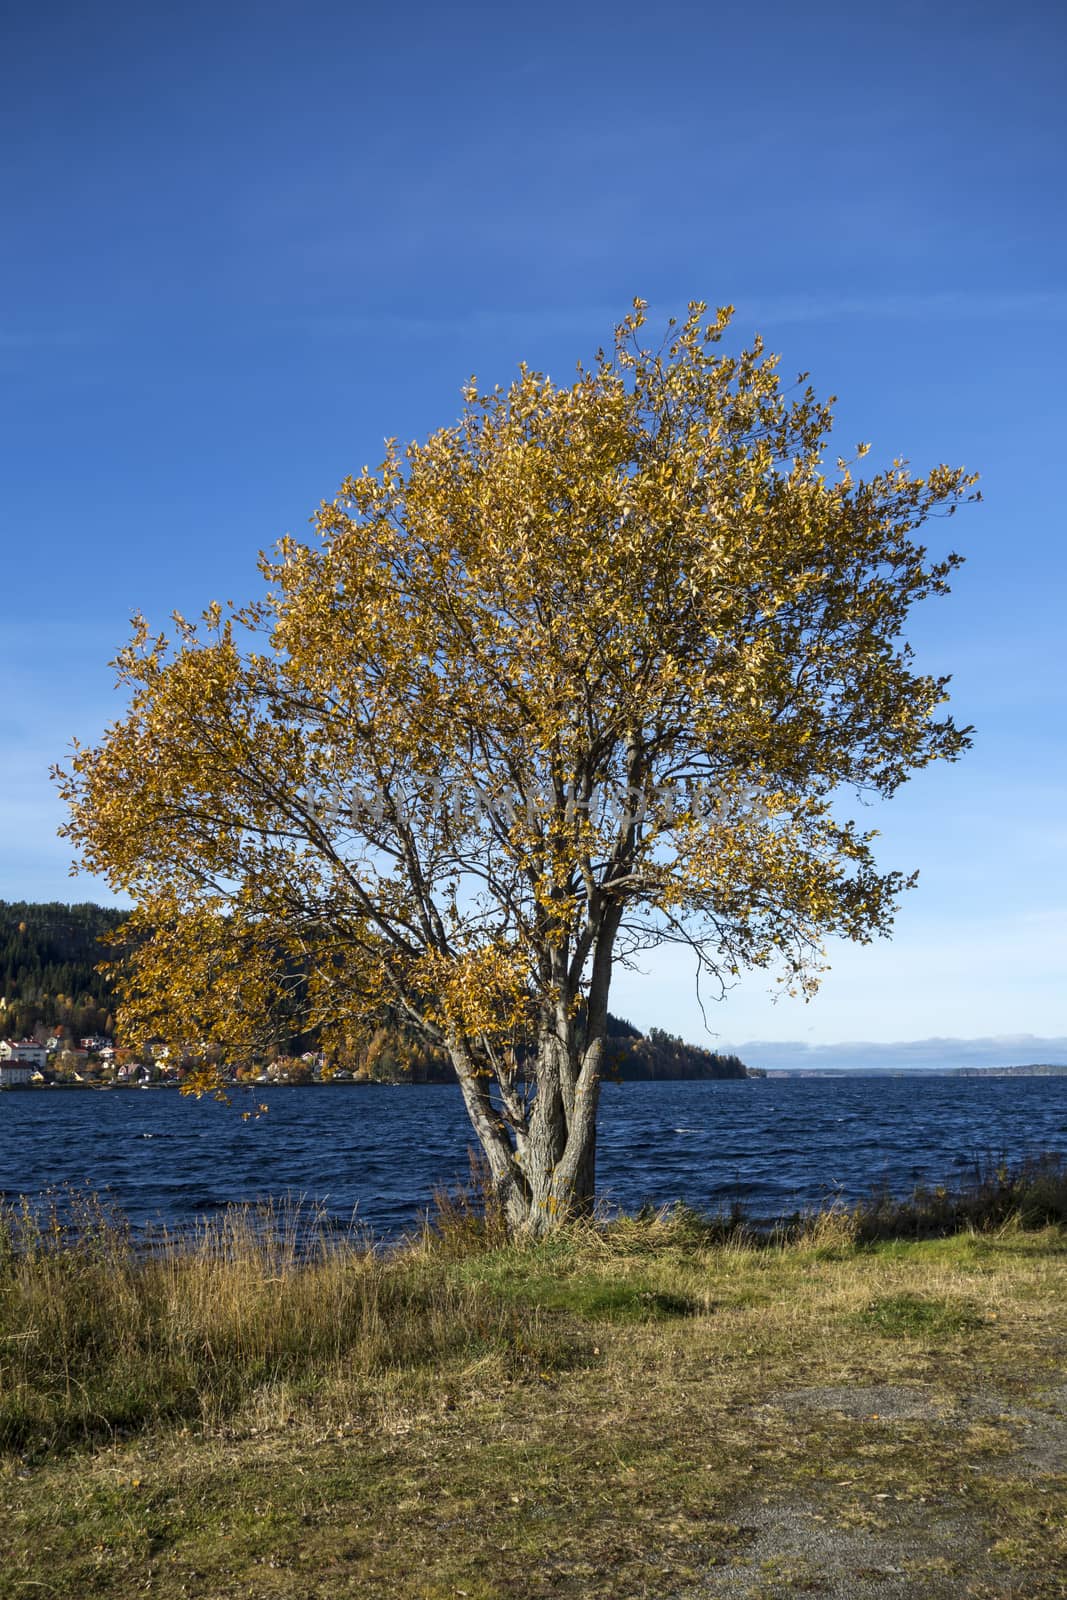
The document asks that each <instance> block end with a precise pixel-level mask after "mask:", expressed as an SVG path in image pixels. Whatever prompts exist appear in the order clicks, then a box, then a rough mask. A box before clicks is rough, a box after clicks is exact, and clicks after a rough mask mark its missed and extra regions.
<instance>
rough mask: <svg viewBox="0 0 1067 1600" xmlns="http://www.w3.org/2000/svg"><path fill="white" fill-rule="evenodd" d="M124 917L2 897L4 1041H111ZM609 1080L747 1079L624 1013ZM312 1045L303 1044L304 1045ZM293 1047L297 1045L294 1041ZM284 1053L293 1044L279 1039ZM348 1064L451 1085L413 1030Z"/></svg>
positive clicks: (612, 1043)
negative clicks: (116, 937)
mask: <svg viewBox="0 0 1067 1600" xmlns="http://www.w3.org/2000/svg"><path fill="white" fill-rule="evenodd" d="M125 916H126V912H124V911H121V910H117V909H115V908H113V907H108V906H98V905H92V904H90V903H86V904H84V905H73V906H68V905H63V904H61V903H59V902H58V901H55V902H51V903H49V904H31V903H28V902H26V901H4V900H0V999H2V1000H3V1006H2V1007H0V1037H2V1038H8V1039H22V1038H28V1037H29V1036H30V1035H31V1034H33V1032H34V1030H35V1029H37V1030H40V1029H51V1028H65V1029H68V1030H69V1032H70V1033H71V1034H73V1035H74V1037H75V1038H79V1037H81V1036H83V1035H86V1034H107V1035H108V1036H109V1037H113V1036H114V1032H115V1023H114V1015H113V1005H114V1002H113V999H112V996H111V993H110V991H109V989H108V985H107V983H106V981H105V979H104V978H103V976H102V975H101V974H100V973H99V972H97V971H96V970H95V969H96V966H97V964H98V963H99V962H100V961H102V960H103V959H104V957H105V955H106V950H105V949H104V947H102V946H101V945H100V943H99V940H100V937H101V935H103V934H105V933H110V932H111V931H112V930H113V929H115V928H117V927H118V926H119V925H120V923H121V922H122V921H123V919H124V917H125ZM608 1029H609V1038H608V1049H607V1070H606V1076H608V1077H617V1078H622V1079H627V1080H629V1079H654V1080H660V1079H662V1080H669V1079H677V1078H744V1077H746V1076H747V1075H748V1074H747V1072H746V1069H745V1066H744V1064H743V1063H742V1062H741V1061H740V1060H739V1059H738V1058H737V1056H730V1055H718V1054H716V1053H715V1052H714V1051H712V1050H705V1049H703V1048H702V1047H701V1046H699V1045H692V1044H686V1043H685V1042H684V1041H683V1040H682V1039H679V1038H676V1037H675V1036H674V1035H673V1034H669V1033H664V1032H663V1031H662V1029H659V1028H652V1029H651V1030H650V1031H649V1033H648V1034H647V1035H644V1034H642V1033H641V1032H640V1030H639V1029H637V1028H635V1027H634V1026H633V1024H632V1023H630V1022H625V1021H623V1020H622V1018H620V1017H609V1019H608ZM309 1043H311V1044H313V1043H314V1041H313V1040H307V1039H305V1040H304V1041H303V1042H302V1043H301V1044H300V1046H299V1048H301V1049H303V1048H306V1046H307V1045H308V1044H309ZM289 1047H290V1048H291V1047H292V1045H291V1044H290V1046H289ZM280 1048H286V1046H285V1045H284V1043H282V1042H281V1041H280ZM350 1065H351V1066H352V1067H354V1068H355V1069H356V1070H357V1074H358V1076H360V1077H367V1078H370V1079H375V1078H377V1079H385V1080H390V1081H403V1080H405V1079H408V1080H412V1079H413V1080H415V1081H416V1082H418V1081H422V1082H435V1081H446V1080H447V1079H449V1078H451V1076H452V1069H451V1067H450V1066H449V1064H448V1062H447V1061H446V1060H445V1058H444V1056H443V1055H442V1054H441V1053H440V1052H438V1051H434V1050H432V1049H428V1048H427V1046H426V1045H425V1044H423V1043H421V1042H419V1041H416V1040H415V1039H414V1038H412V1037H411V1036H410V1035H409V1034H406V1033H404V1032H403V1031H401V1030H398V1029H396V1028H390V1027H383V1028H382V1029H380V1030H379V1031H378V1032H377V1033H376V1034H375V1035H374V1036H373V1038H372V1039H371V1040H369V1041H368V1043H367V1045H366V1046H364V1048H363V1049H362V1050H360V1052H359V1059H358V1060H353V1061H352V1062H351V1063H350Z"/></svg>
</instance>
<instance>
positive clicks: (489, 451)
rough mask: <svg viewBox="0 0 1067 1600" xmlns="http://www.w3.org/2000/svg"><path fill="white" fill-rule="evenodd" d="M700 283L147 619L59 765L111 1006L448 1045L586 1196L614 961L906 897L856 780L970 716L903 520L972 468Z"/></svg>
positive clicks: (517, 1221) (476, 1091)
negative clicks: (794, 361)
mask: <svg viewBox="0 0 1067 1600" xmlns="http://www.w3.org/2000/svg"><path fill="white" fill-rule="evenodd" d="M729 321H730V310H729V308H727V309H724V310H720V311H719V312H718V313H717V314H716V315H714V316H710V317H709V315H708V313H707V308H706V306H704V305H703V304H701V303H693V304H692V305H690V307H689V310H688V314H687V315H686V316H685V317H684V318H683V319H681V320H680V321H679V322H674V321H673V320H672V322H671V323H670V325H669V327H668V332H667V336H666V338H665V340H664V341H663V343H662V344H661V345H660V346H659V347H658V348H648V347H646V346H645V344H644V342H643V337H644V336H643V333H642V330H643V328H644V326H645V306H644V303H643V302H640V301H637V302H635V305H634V310H633V311H632V312H631V313H630V314H629V315H628V316H627V317H626V318H625V320H624V321H623V322H622V324H621V325H620V326H619V328H618V329H617V330H616V333H615V338H614V342H613V345H612V347H611V349H610V350H608V351H607V352H605V351H600V352H598V353H597V356H596V359H595V361H594V362H593V363H592V364H591V365H590V366H589V367H588V368H584V367H581V366H579V368H578V371H577V374H576V376H575V378H574V380H573V381H572V382H570V383H567V384H562V385H561V384H557V383H555V382H553V381H552V379H551V378H550V377H548V376H547V375H545V374H543V373H540V372H536V371H532V370H530V369H528V368H527V367H526V366H522V367H520V369H519V372H518V375H517V377H516V378H515V380H514V382H512V383H511V384H510V385H509V386H508V387H507V388H494V389H491V390H489V391H484V390H482V389H480V388H479V387H478V385H477V383H476V381H475V380H474V379H472V380H471V381H470V383H469V384H468V385H467V386H466V388H465V389H464V392H463V400H464V408H463V412H462V415H461V417H460V419H459V421H458V423H456V424H455V425H454V426H451V427H446V428H442V429H441V430H439V431H438V432H436V433H434V434H432V435H431V436H430V437H429V438H428V439H427V440H426V441H425V442H424V443H412V444H409V445H407V446H406V448H400V447H398V445H397V444H396V442H395V441H392V440H391V441H387V447H386V454H385V458H384V460H383V461H382V463H381V464H380V466H378V467H377V468H376V469H374V470H371V469H370V468H368V467H364V468H363V470H362V471H361V472H360V473H359V474H357V475H355V476H353V477H350V478H347V479H346V480H345V481H344V483H343V484H342V485H341V488H340V491H339V493H338V494H337V495H336V497H335V498H334V499H332V500H330V501H324V502H323V503H322V504H321V506H320V508H319V510H318V512H317V513H316V515H315V518H314V522H315V525H316V534H315V537H314V538H313V539H311V540H310V541H308V542H302V541H299V540H297V539H295V538H292V537H287V538H284V539H283V540H281V542H280V543H279V544H278V545H277V547H276V548H275V549H274V550H272V551H271V552H269V553H267V554H265V555H262V556H261V558H260V571H261V574H262V577H263V580H264V582H265V590H264V592H263V593H262V594H261V595H260V597H259V598H258V599H256V600H254V601H252V602H251V603H250V604H248V605H245V606H241V607H234V606H228V607H222V606H220V605H219V604H217V603H216V604H212V605H210V606H209V607H208V608H207V610H206V611H205V612H204V614H203V616H202V618H201V619H200V620H199V621H198V622H197V623H196V624H192V623H189V622H187V621H186V620H185V619H184V618H182V617H181V616H179V615H177V614H175V617H174V627H173V629H172V630H169V631H168V632H166V633H160V634H153V632H152V630H151V629H150V628H149V626H148V624H147V622H145V621H144V620H143V619H138V620H137V623H136V628H135V633H134V637H133V640H132V642H131V643H130V645H129V646H128V647H127V648H126V649H124V650H123V651H122V653H121V654H120V656H119V658H118V671H119V677H120V681H121V682H122V684H124V685H125V686H126V687H127V688H128V690H129V693H130V701H129V708H128V710H127V712H126V714H125V715H124V716H123V717H122V718H121V719H120V720H119V721H118V722H116V723H115V724H114V725H113V726H111V727H110V728H109V729H108V730H107V732H106V734H105V735H104V737H103V739H102V741H101V742H100V744H99V745H97V746H95V747H91V748H80V747H79V748H77V749H76V752H75V756H74V759H73V764H72V767H71V770H70V772H69V773H66V774H64V773H61V774H60V781H61V786H62V790H63V793H64V794H65V796H66V798H67V800H68V802H69V805H70V822H69V826H68V828H67V832H68V834H69V836H70V837H71V838H72V839H73V840H74V842H75V844H76V846H77V848H78V851H79V856H80V860H81V862H82V864H83V865H84V866H85V867H86V868H88V869H89V870H91V871H95V872H101V873H103V874H104V875H105V876H106V877H107V878H108V880H109V881H110V883H111V884H112V886H113V887H114V888H115V889H116V890H120V891H122V892H123V893H125V894H127V895H129V896H130V897H132V898H133V900H134V901H135V903H136V905H137V908H138V909H137V910H136V912H135V913H134V917H133V923H134V928H135V930H137V929H139V930H140V933H141V934H142V935H143V937H141V938H139V939H137V940H133V939H128V941H127V943H128V947H129V948H130V949H131V950H132V951H133V952H134V953H133V954H132V955H131V956H130V957H129V960H128V964H127V970H126V973H125V977H124V985H125V989H124V993H125V1000H124V1011H123V1017H124V1020H125V1023H126V1025H127V1027H137V1026H141V1027H143V1028H145V1029H153V1030H154V1029H156V1028H157V1027H158V1023H159V1016H160V1014H161V1013H165V1014H166V1015H167V1016H169V1017H179V1018H181V1019H182V1025H183V1026H184V1027H185V1028H186V1029H187V1031H188V1034H189V1036H190V1037H197V1038H199V1037H204V1036H209V1037H213V1038H216V1039H221V1040H225V1041H227V1042H229V1043H231V1044H233V1045H242V1044H247V1045H249V1046H251V1045H252V1044H253V1043H254V1041H255V1038H256V1031H257V1028H259V1027H261V1026H262V1024H263V1020H264V1018H266V1017H268V1016H276V1015H277V1014H279V1012H280V1013H283V1014H286V1015H288V1016H290V1017H291V1019H292V1022H293V1031H294V1032H295V1031H297V1025H299V1026H304V1027H307V1026H313V1027H315V1028H316V1029H319V1030H321V1033H322V1036H323V1038H324V1039H325V1040H326V1041H327V1043H328V1042H329V1041H330V1040H333V1041H336V1042H341V1041H344V1040H345V1039H350V1038H352V1037H353V1036H354V1034H356V1033H357V1032H358V1031H359V1030H360V1029H365V1028H367V1027H371V1026H374V1025H376V1023H377V1022H379V1021H380V1019H381V1017H382V1015H383V1014H392V1015H393V1016H396V1017H399V1018H402V1019H404V1021H405V1022H407V1023H411V1024H414V1025H415V1026H417V1027H418V1028H419V1029H421V1030H422V1031H423V1032H424V1034H425V1035H426V1036H427V1037H428V1038H430V1039H432V1040H433V1041H435V1042H436V1043H437V1044H439V1045H440V1046H441V1047H442V1048H444V1049H446V1050H447V1051H448V1053H449V1056H450V1057H451V1059H452V1061H453V1064H454V1065H455V1068H456V1071H457V1074H458V1076H459V1080H460V1084H461V1087H462V1090H463V1095H464V1099H465V1102H466V1105H467V1109H468V1111H469V1113H470V1116H471V1120H472V1123H473V1125H474V1128H475V1130H476V1132H477V1134H478V1137H479V1139H480V1141H481V1145H482V1148H483V1151H484V1153H485V1157H486V1161H487V1164H488V1168H489V1171H490V1173H491V1177H492V1182H493V1184H494V1186H495V1187H496V1189H497V1191H498V1194H499V1196H500V1199H501V1202H502V1204H503V1205H504V1206H505V1207H506V1209H507V1213H508V1216H509V1217H510V1219H511V1221H512V1223H513V1225H514V1226H515V1227H521V1228H528V1229H530V1230H532V1231H534V1232H538V1231H541V1230H542V1229H543V1228H544V1227H546V1226H548V1225H550V1224H551V1222H552V1221H553V1220H556V1219H558V1218H560V1217H563V1216H567V1215H571V1214H573V1213H574V1212H575V1211H576V1210H580V1209H582V1208H584V1207H587V1206H588V1205H589V1204H590V1202H591V1198H592V1194H593V1182H594V1163H595V1121H596V1109H597V1095H598V1086H599V1080H600V1074H601V1071H602V1069H603V1065H604V1061H603V1041H604V1032H605V1026H606V1018H607V1005H608V994H609V987H610V981H611V973H612V969H613V966H614V965H616V964H617V963H618V962H620V961H623V962H625V961H632V960H635V959H637V958H638V957H639V956H640V953H641V952H642V951H646V950H648V949H650V948H652V947H653V946H655V945H658V944H661V943H663V942H664V941H674V942H678V943H680V944H683V945H684V946H685V947H687V949H688V950H689V951H690V952H692V953H693V955H694V956H695V958H696V960H697V961H698V962H699V965H700V968H701V970H702V972H703V974H704V976H705V979H706V980H708V981H709V982H710V984H711V985H712V986H713V987H714V988H715V989H716V990H717V991H718V992H722V991H724V990H725V989H726V988H727V987H728V986H729V985H730V983H731V982H732V981H733V980H734V979H735V978H736V977H737V975H738V974H739V973H740V972H741V971H742V970H743V969H745V968H751V967H756V968H772V967H774V968H777V969H779V971H780V972H781V974H782V975H783V977H784V980H785V981H786V982H787V983H788V984H789V985H790V986H792V987H793V988H796V989H799V990H801V991H805V992H810V990H811V989H812V988H813V987H814V985H815V984H816V983H817V981H818V975H819V971H820V967H821V952H822V948H823V941H824V940H825V938H826V937H827V936H828V935H840V936H844V937H846V938H849V939H854V940H861V941H866V940H869V939H871V938H872V937H874V936H875V935H878V934H885V933H887V932H888V931H889V929H890V927H891V925H892V919H893V914H894V910H895V907H896V903H897V900H898V897H899V895H900V893H901V891H902V890H904V889H905V888H907V887H908V886H909V885H910V884H911V883H912V882H913V878H912V877H911V876H909V875H907V874H906V873H905V872H903V871H901V870H898V869H895V868H885V867H882V866H880V865H879V864H878V863H877V862H876V860H875V856H874V850H873V834H872V833H871V832H870V831H869V830H864V829H863V828H861V827H860V826H859V825H858V824H857V823H856V822H855V821H853V820H849V819H848V818H847V817H846V816H845V813H844V803H843V802H844V797H847V796H848V795H849V794H853V795H856V794H859V795H878V796H883V797H884V796H889V795H892V794H893V793H894V791H895V790H896V789H897V788H898V787H899V786H900V784H901V783H903V782H904V781H905V780H906V779H907V778H908V776H909V775H910V774H912V773H913V772H915V771H916V770H917V769H919V768H921V767H923V766H925V765H927V764H928V763H929V762H932V761H935V760H954V759H955V758H956V757H957V756H959V755H960V753H961V752H962V751H963V750H964V749H965V748H966V746H967V744H968V742H969V730H967V729H960V728H958V727H957V726H956V725H955V724H954V722H953V721H952V719H951V717H948V716H946V715H943V714H942V707H943V704H944V702H945V699H946V684H947V680H946V679H944V678H936V677H931V676H928V675H925V674H923V673H922V672H920V671H918V670H917V669H916V666H915V663H914V660H913V655H912V651H911V649H910V647H909V645H908V644H907V642H906V640H905V639H904V638H903V628H904V625H905V623H906V620H907V618H908V615H909V613H910V611H911V608H912V606H913V605H914V604H915V603H916V602H918V601H920V600H922V599H924V598H925V597H927V596H929V595H936V594H942V593H944V592H945V591H946V589H947V586H948V580H949V577H950V574H951V572H952V570H953V568H954V567H955V566H956V565H957V563H958V560H959V557H958V556H956V555H955V554H951V553H949V554H945V555H942V556H939V557H933V556H931V555H930V554H929V553H928V551H927V549H926V547H925V546H924V545H923V544H922V543H920V542H919V541H918V538H917V536H916V535H917V530H918V529H919V528H920V527H921V525H922V524H923V523H924V522H925V521H926V520H927V519H928V518H930V517H931V516H933V515H935V514H937V513H946V512H947V513H949V514H951V513H952V512H953V511H954V510H955V509H956V506H957V505H958V504H959V503H960V502H961V501H963V500H966V499H968V498H976V495H975V493H974V487H973V486H974V483H975V481H976V480H975V478H974V477H973V476H972V475H969V474H967V473H966V472H965V471H964V470H962V469H959V468H952V467H948V466H944V465H941V466H936V467H934V468H932V469H931V470H929V471H928V472H927V473H926V474H925V475H923V476H917V475H913V474H912V473H911V472H910V470H909V468H908V465H907V463H905V462H903V461H895V462H893V463H892V465H891V466H889V467H887V468H885V469H884V470H881V471H878V472H875V473H872V475H871V476H869V477H867V478H864V477H863V476H861V475H859V474H860V471H861V469H860V468H859V466H858V462H859V460H860V459H861V458H862V457H863V456H865V455H866V453H867V448H868V447H867V446H864V445H860V446H859V447H857V449H856V451H855V452H854V455H853V458H852V459H851V460H845V459H843V458H841V459H837V460H836V466H832V467H830V468H829V469H828V466H827V462H826V459H825V457H826V450H827V445H828V438H829V434H830V430H831V424H832V414H831V403H830V402H823V401H820V400H819V399H818V398H817V397H816V395H815V393H814V391H813V389H812V388H811V387H810V385H808V384H807V376H806V374H802V375H801V378H800V380H799V381H798V383H797V384H796V385H795V386H793V387H792V388H791V389H790V390H789V391H786V390H785V389H784V388H783V386H782V384H781V381H780V378H779V374H778V366H777V361H776V358H774V357H773V356H769V355H767V354H766V353H765V352H764V349H763V346H762V343H761V342H760V341H759V339H756V340H755V341H754V342H753V343H752V345H751V346H750V347H749V348H748V349H745V350H743V351H741V352H740V353H739V354H729V353H727V352H725V351H724V350H723V349H721V348H720V346H721V344H722V341H723V336H724V335H725V334H726V332H727V329H728V325H729Z"/></svg>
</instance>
